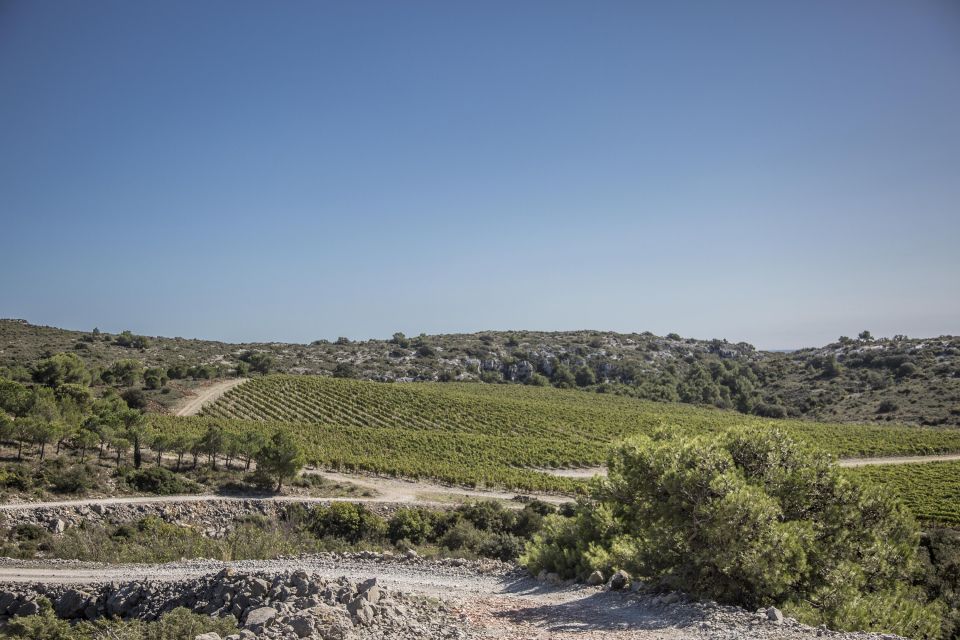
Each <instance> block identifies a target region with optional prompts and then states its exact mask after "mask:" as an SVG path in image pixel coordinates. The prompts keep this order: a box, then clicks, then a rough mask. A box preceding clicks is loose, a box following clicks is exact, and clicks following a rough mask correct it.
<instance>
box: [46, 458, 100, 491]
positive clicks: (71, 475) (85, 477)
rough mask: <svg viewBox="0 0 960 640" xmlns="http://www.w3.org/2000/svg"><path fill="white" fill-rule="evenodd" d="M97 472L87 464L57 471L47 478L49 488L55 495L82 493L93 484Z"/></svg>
mask: <svg viewBox="0 0 960 640" xmlns="http://www.w3.org/2000/svg"><path fill="white" fill-rule="evenodd" d="M96 480H97V472H96V469H94V468H93V467H92V466H90V465H89V464H77V465H72V466H69V467H66V468H62V469H57V470H55V471H53V472H52V473H51V474H50V476H49V482H50V487H51V489H53V490H54V491H56V492H57V493H83V492H84V491H87V490H88V489H90V488H91V487H93V485H94V484H95V482H96Z"/></svg>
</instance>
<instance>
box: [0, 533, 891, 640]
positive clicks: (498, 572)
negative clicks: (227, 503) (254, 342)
mask: <svg viewBox="0 0 960 640" xmlns="http://www.w3.org/2000/svg"><path fill="white" fill-rule="evenodd" d="M224 569H229V570H231V571H226V572H225V571H224ZM294 572H300V573H302V574H307V575H309V576H310V579H311V580H313V581H315V582H317V581H319V583H318V584H328V583H329V582H325V581H339V582H338V583H337V584H340V585H355V584H363V583H364V581H367V580H369V579H370V578H374V577H375V578H376V583H377V584H378V585H380V586H381V587H382V588H383V589H384V590H385V591H386V592H388V593H389V594H391V597H392V599H393V600H392V601H396V602H403V603H407V605H406V608H405V609H404V611H406V612H407V614H408V615H414V614H415V617H416V620H415V621H413V622H411V621H406V622H403V623H401V622H399V621H396V620H394V621H391V622H389V624H387V623H386V622H383V623H380V622H376V620H379V618H376V619H375V620H374V621H373V622H369V623H363V624H360V623H358V622H357V619H356V615H354V625H355V626H354V628H353V630H352V631H351V633H353V634H354V635H352V636H345V637H351V638H386V637H396V638H405V637H408V635H407V630H409V629H410V628H415V629H418V630H419V631H416V632H410V633H413V634H414V635H412V636H409V637H422V638H497V639H515V638H516V639H520V638H531V639H543V640H546V639H548V638H549V639H556V640H566V639H578V640H594V639H596V640H599V639H600V638H605V639H606V638H614V639H623V640H654V639H663V640H669V639H674V638H679V639H693V638H698V639H699V638H716V639H717V640H728V639H729V640H732V639H733V638H744V637H750V638H769V639H771V640H780V639H782V640H793V639H796V640H800V639H812V638H828V639H829V638H834V639H836V640H858V639H868V638H872V639H880V638H886V639H890V638H894V636H878V635H875V634H865V633H837V632H832V631H827V630H825V629H814V628H811V627H808V626H805V625H802V624H799V623H797V622H796V621H794V620H791V619H789V618H785V619H784V618H782V616H781V615H780V613H779V612H778V611H775V610H770V611H767V610H761V611H758V612H748V611H744V610H742V609H739V608H736V607H725V606H720V605H717V604H714V603H710V602H707V603H701V602H692V601H689V600H688V599H687V598H686V597H685V596H683V594H679V593H668V594H660V595H653V594H645V593H641V592H632V591H631V590H629V589H625V590H620V591H614V590H611V589H610V588H609V587H604V586H596V587H588V586H583V585H573V584H567V583H559V582H557V581H556V580H550V579H549V578H548V579H546V580H535V579H533V578H531V577H529V576H528V575H526V574H525V573H524V572H523V571H522V570H520V569H518V568H516V567H514V566H513V565H510V564H505V563H501V562H497V561H463V560H424V559H421V558H417V557H407V556H398V555H391V554H377V553H369V552H361V553H350V554H320V555H310V556H300V557H295V558H281V559H278V560H261V561H244V562H231V563H224V562H218V561H213V560H189V561H182V562H174V563H168V564H163V565H113V566H110V565H102V564H96V563H86V562H76V561H60V562H49V561H16V560H10V559H4V560H0V589H2V590H3V591H5V592H11V593H23V592H24V590H25V589H27V590H29V589H32V588H34V587H31V586H30V585H39V586H37V587H36V588H37V589H40V590H44V589H45V590H47V592H50V591H51V590H52V592H53V593H55V594H57V595H58V596H59V597H62V594H63V593H65V592H66V591H67V590H68V589H69V590H71V593H75V592H76V591H82V592H83V593H85V594H86V593H95V592H96V589H98V588H99V589H101V593H102V589H104V588H107V587H104V586H103V585H110V586H109V589H112V590H113V591H110V592H109V593H113V592H114V591H116V590H121V591H122V590H123V589H124V587H126V588H127V591H122V593H129V592H130V589H131V587H130V585H135V586H136V585H145V584H146V585H153V586H152V587H150V588H151V589H153V591H152V593H159V592H163V593H170V589H171V588H173V587H170V586H167V587H163V586H162V585H164V584H167V585H175V584H184V585H187V586H185V587H183V589H188V590H193V591H191V593H193V592H195V591H196V589H197V587H196V585H197V584H198V581H199V582H202V583H203V584H206V585H208V586H209V585H210V584H211V580H212V578H211V576H218V575H219V576H223V575H226V574H229V575H234V574H239V575H241V576H261V577H263V578H265V579H267V580H268V581H270V580H274V582H275V583H276V581H277V580H278V579H277V578H276V576H290V575H291V574H293V573H294ZM281 581H282V580H281ZM96 585H100V586H99V587H96ZM158 585H159V586H158ZM138 588H143V587H138ZM164 589H166V591H163V590H164ZM354 591H356V588H354ZM107 595H109V594H107ZM165 597H168V598H169V597H172V596H169V595H168V596H165ZM178 597H179V596H178ZM423 597H428V598H429V600H426V601H423V600H417V598H423ZM105 598H106V595H101V600H104V599H105ZM106 599H108V598H106ZM348 599H349V598H348ZM411 603H413V604H411ZM417 603H419V604H417ZM431 603H432V604H431ZM437 603H439V604H437ZM202 604H206V605H207V606H208V607H213V606H219V605H215V604H209V603H207V601H205V600H204V601H203V603H202ZM361 604H362V603H361ZM18 606H19V605H18ZM269 606H277V607H279V610H280V614H283V615H285V616H287V617H286V618H283V617H281V619H283V620H286V619H288V618H289V619H292V618H290V616H293V615H294V614H296V613H297V612H296V611H292V610H290V607H285V605H276V604H270V605H269ZM411 607H413V609H412V610H411ZM424 607H426V608H424ZM155 608H156V607H154V608H153V609H151V607H150V606H148V605H147V604H143V603H141V604H140V609H141V610H144V611H154V610H155ZM356 608H357V607H356V606H354V609H356ZM138 611H139V610H138ZM377 611H378V612H379V609H377ZM245 615H247V614H246V613H243V614H241V616H245ZM338 615H342V612H341V613H340V614H338ZM361 615H362V614H361ZM377 615H380V614H379V613H378V614H377ZM385 615H392V614H391V612H387V613H386V614H385ZM411 624H412V625H413V626H412V627H411V626H410V625H411ZM383 625H387V626H383ZM390 625H393V626H390ZM397 625H399V626H397ZM404 625H406V626H404ZM285 628H286V627H283V628H282V629H285ZM282 629H281V628H280V627H278V628H277V630H275V631H276V634H279V635H272V636H271V635H264V636H250V637H288V636H285V635H283V633H285V632H283V631H282ZM389 629H394V631H393V632H392V633H393V635H390V633H387V632H386V631H385V630H389ZM271 633H273V632H271ZM416 634H419V635H416ZM290 637H294V636H290ZM309 637H326V636H323V635H313V636H309Z"/></svg>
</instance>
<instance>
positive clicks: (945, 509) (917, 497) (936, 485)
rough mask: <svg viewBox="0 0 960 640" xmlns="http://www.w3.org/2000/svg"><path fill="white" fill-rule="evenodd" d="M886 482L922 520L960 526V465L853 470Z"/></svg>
mask: <svg viewBox="0 0 960 640" xmlns="http://www.w3.org/2000/svg"><path fill="white" fill-rule="evenodd" d="M850 471H851V472H852V473H854V474H855V475H857V476H859V477H863V478H867V479H869V480H871V481H873V482H877V483H882V484H883V485H884V486H885V487H887V488H888V489H889V490H890V492H891V493H893V494H894V495H896V496H898V497H899V498H900V499H901V500H903V502H904V504H906V505H907V506H908V507H910V510H911V511H913V513H914V514H915V515H916V516H917V518H919V519H920V520H922V521H924V522H928V523H935V524H943V525H948V526H954V527H956V526H960V462H927V463H924V464H897V465H884V466H876V467H859V468H857V469H851V470H850Z"/></svg>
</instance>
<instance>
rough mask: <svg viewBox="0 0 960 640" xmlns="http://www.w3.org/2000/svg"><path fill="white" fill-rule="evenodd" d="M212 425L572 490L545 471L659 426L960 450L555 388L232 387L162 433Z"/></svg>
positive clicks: (903, 433) (350, 455)
mask: <svg viewBox="0 0 960 640" xmlns="http://www.w3.org/2000/svg"><path fill="white" fill-rule="evenodd" d="M211 426H215V427H219V428H222V429H224V430H225V431H227V432H231V433H236V434H237V435H241V436H242V434H243V433H244V432H248V431H260V432H263V431H268V432H269V431H273V430H276V429H283V430H287V431H290V432H292V433H293V434H294V435H295V436H296V437H297V438H298V439H299V440H300V441H301V443H302V444H303V445H304V448H305V450H306V451H307V455H308V458H309V459H310V460H311V461H312V462H314V463H315V464H317V465H320V466H323V467H327V468H332V469H344V470H364V471H370V472H374V473H383V474H389V475H398V476H406V477H412V478H421V477H423V478H435V479H439V480H442V481H445V482H450V483H454V484H461V485H467V486H503V487H509V488H514V489H523V490H540V491H562V492H572V491H575V490H576V489H577V488H578V487H581V486H582V482H580V481H577V480H572V479H570V478H560V477H554V476H550V475H547V474H544V473H542V472H540V471H537V470H536V467H541V468H542V467H578V466H591V465H597V464H602V463H603V462H604V461H605V457H606V452H607V450H608V448H609V446H610V444H611V443H613V442H615V441H617V440H619V439H622V438H624V437H626V436H629V435H631V434H636V433H650V432H652V431H653V430H655V429H657V428H669V429H682V430H685V431H688V432H699V433H703V432H713V431H720V430H723V429H726V428H729V427H732V426H747V427H752V428H756V429H764V428H769V427H770V426H776V427H778V428H781V429H784V430H786V431H788V432H789V433H791V434H793V435H794V436H795V437H797V438H798V439H801V440H804V441H806V442H808V443H811V444H813V445H815V446H818V447H820V448H822V449H824V450H826V451H828V452H830V453H832V454H834V455H837V456H875V455H896V454H928V453H946V452H954V451H960V430H952V429H932V428H921V427H905V426H879V425H841V424H822V423H812V422H804V421H793V420H769V419H761V418H755V417H750V416H745V415H742V414H738V413H733V412H725V411H719V410H714V409H700V408H696V407H691V406H688V405H680V404H664V403H652V402H641V401H637V400H634V399H630V398H624V397H618V396H607V395H603V394H585V393H583V392H575V391H562V390H557V389H550V388H535V387H521V386H506V385H478V384H428V383H422V384H383V383H374V382H363V381H355V380H341V379H335V378H324V377H314V376H310V377H297V376H270V377H266V378H259V379H256V380H254V381H251V382H248V383H247V384H244V385H242V386H240V387H237V388H236V389H233V390H231V391H230V392H229V393H227V394H226V395H224V396H223V397H222V398H220V400H218V401H217V402H216V403H214V404H212V405H210V406H208V407H207V408H206V409H205V410H204V412H203V415H202V416H199V417H194V418H173V417H168V416H156V417H154V418H153V427H154V428H155V429H157V430H160V431H163V432H165V433H167V434H170V435H176V434H182V435H184V436H187V437H192V438H196V437H199V436H200V435H201V434H202V433H204V432H205V431H207V430H208V429H209V428H210V427H211Z"/></svg>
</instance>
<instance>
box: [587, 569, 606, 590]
mask: <svg viewBox="0 0 960 640" xmlns="http://www.w3.org/2000/svg"><path fill="white" fill-rule="evenodd" d="M587 584H588V585H590V586H591V587H596V586H598V585H601V584H603V574H602V573H600V571H594V572H593V573H591V574H590V575H589V576H587Z"/></svg>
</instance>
